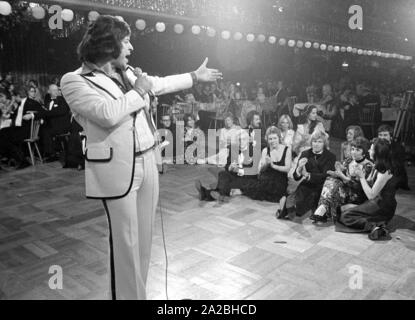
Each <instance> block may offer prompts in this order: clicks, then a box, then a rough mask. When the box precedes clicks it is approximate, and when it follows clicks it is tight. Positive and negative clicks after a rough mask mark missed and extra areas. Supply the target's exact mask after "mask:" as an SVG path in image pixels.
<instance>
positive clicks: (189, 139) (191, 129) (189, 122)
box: [183, 113, 205, 164]
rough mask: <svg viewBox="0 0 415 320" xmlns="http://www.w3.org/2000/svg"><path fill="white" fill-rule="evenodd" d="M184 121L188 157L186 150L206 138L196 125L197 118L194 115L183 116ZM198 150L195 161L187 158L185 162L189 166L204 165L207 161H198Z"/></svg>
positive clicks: (194, 157) (184, 138)
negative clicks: (198, 140)
mask: <svg viewBox="0 0 415 320" xmlns="http://www.w3.org/2000/svg"><path fill="white" fill-rule="evenodd" d="M183 121H184V137H183V140H184V150H185V155H186V150H187V148H188V147H189V146H190V145H192V144H193V143H194V142H196V141H197V139H199V138H204V136H205V135H204V133H203V131H202V130H200V129H199V127H198V126H197V125H196V118H195V116H194V115H192V114H188V113H187V114H185V115H184V116H183ZM195 153H196V150H195V152H194V154H193V159H188V157H187V156H185V161H186V163H188V164H196V163H198V164H204V163H205V160H204V159H197V160H196V158H197V155H196V154H195Z"/></svg>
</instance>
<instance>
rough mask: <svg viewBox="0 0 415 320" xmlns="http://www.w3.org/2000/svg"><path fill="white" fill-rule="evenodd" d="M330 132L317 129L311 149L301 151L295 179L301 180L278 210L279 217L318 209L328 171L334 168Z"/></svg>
mask: <svg viewBox="0 0 415 320" xmlns="http://www.w3.org/2000/svg"><path fill="white" fill-rule="evenodd" d="M327 144H328V134H327V133H325V132H324V131H315V132H314V133H313V134H312V135H311V149H308V150H305V151H303V152H302V153H301V155H300V159H299V161H298V164H297V167H296V168H295V171H294V174H293V176H294V179H295V180H296V181H301V183H300V184H299V185H298V187H297V189H296V190H295V191H294V192H293V193H292V194H290V195H289V196H288V197H287V201H286V204H285V206H284V208H283V209H282V210H281V209H279V210H278V211H277V217H279V218H285V217H287V216H288V217H289V218H294V215H297V216H303V215H304V214H305V213H307V212H308V211H309V210H312V211H314V210H316V209H317V205H318V200H319V198H320V194H321V190H322V189H323V184H324V181H326V178H327V177H328V174H327V172H328V171H330V170H331V171H333V170H334V164H335V162H336V156H335V155H334V154H333V153H331V152H330V151H329V150H328V149H327Z"/></svg>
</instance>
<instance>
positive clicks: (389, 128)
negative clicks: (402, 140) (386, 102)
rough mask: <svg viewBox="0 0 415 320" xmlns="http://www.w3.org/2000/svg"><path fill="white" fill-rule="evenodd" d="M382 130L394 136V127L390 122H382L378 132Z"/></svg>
mask: <svg viewBox="0 0 415 320" xmlns="http://www.w3.org/2000/svg"><path fill="white" fill-rule="evenodd" d="M381 132H389V134H390V136H391V137H392V134H393V129H392V127H391V126H390V125H388V124H382V125H381V126H380V127H379V128H378V134H379V133H381Z"/></svg>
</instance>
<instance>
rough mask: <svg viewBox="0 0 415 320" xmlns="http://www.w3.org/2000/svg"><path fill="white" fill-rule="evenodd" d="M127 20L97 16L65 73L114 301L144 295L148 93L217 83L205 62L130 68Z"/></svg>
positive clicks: (151, 168)
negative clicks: (104, 223)
mask: <svg viewBox="0 0 415 320" xmlns="http://www.w3.org/2000/svg"><path fill="white" fill-rule="evenodd" d="M130 34H131V31H130V28H129V26H128V24H126V23H125V22H123V21H120V20H118V19H117V18H115V17H112V16H100V17H99V18H98V19H97V20H96V21H95V22H94V23H93V24H92V25H90V26H89V28H88V30H87V32H86V34H85V35H84V38H83V40H82V41H81V43H80V44H79V47H78V55H79V58H80V60H81V61H82V67H81V68H79V69H78V70H76V71H74V72H70V73H67V74H65V75H64V77H63V78H62V80H61V87H62V93H63V96H64V97H65V99H66V101H67V102H68V104H69V107H70V109H71V110H72V112H73V114H74V117H75V119H76V121H78V122H79V124H80V125H81V126H82V127H83V129H84V131H85V133H86V137H87V141H86V150H85V162H86V163H85V184H86V196H87V197H88V198H93V199H101V200H102V201H103V204H104V208H105V211H106V213H107V217H108V222H109V229H110V233H109V243H110V270H111V271H110V274H111V292H112V298H113V299H146V280H147V274H148V268H149V263H150V255H151V242H152V229H153V222H154V216H155V211H156V206H157V202H158V195H159V180H158V170H157V166H156V145H157V144H156V141H155V137H154V132H155V126H154V123H153V120H152V118H151V117H150V115H149V93H151V94H155V95H160V94H165V93H170V92H175V91H179V90H183V89H187V88H190V87H192V85H193V84H194V83H195V82H197V81H215V80H216V79H219V78H221V76H222V74H221V73H220V72H219V71H218V70H215V69H209V68H207V67H206V63H207V59H206V60H205V61H204V63H203V64H202V65H201V66H200V67H199V68H198V69H197V70H196V71H194V72H190V73H186V74H180V75H174V76H168V77H164V78H159V77H150V76H148V75H146V74H145V73H142V72H141V70H140V69H139V68H136V69H133V68H131V67H129V66H128V64H127V63H128V59H127V57H128V56H129V55H130V54H131V51H132V50H133V47H132V45H131V43H130Z"/></svg>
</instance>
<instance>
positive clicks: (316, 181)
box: [294, 149, 336, 187]
mask: <svg viewBox="0 0 415 320" xmlns="http://www.w3.org/2000/svg"><path fill="white" fill-rule="evenodd" d="M302 158H306V159H307V160H308V161H307V164H306V165H305V169H306V170H307V172H309V173H310V180H308V181H306V180H304V181H303V182H302V184H304V185H308V186H314V187H323V184H324V181H325V180H326V178H327V177H328V174H327V171H329V170H334V164H335V162H336V156H335V155H334V154H333V153H331V152H330V151H328V150H327V149H324V151H323V153H321V154H314V153H313V150H312V149H308V150H305V151H303V152H302V153H301V156H300V160H301V159H302ZM297 168H298V166H297ZM297 168H296V170H295V171H294V179H295V180H297V181H298V180H300V179H301V176H300V175H298V174H297Z"/></svg>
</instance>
